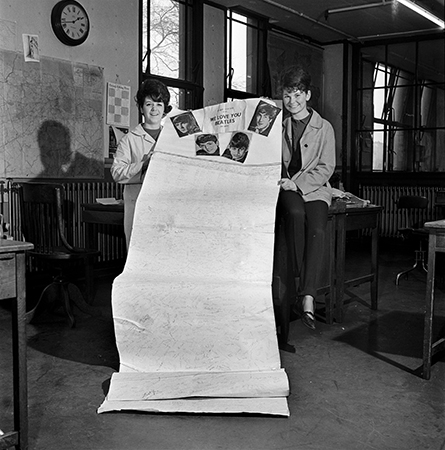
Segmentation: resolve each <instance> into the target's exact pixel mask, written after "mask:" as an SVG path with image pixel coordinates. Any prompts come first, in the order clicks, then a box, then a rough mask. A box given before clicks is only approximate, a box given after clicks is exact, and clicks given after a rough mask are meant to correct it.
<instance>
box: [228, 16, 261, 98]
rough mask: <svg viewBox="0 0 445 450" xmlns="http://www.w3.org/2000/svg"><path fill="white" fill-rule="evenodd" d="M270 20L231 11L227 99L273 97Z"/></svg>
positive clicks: (229, 19)
mask: <svg viewBox="0 0 445 450" xmlns="http://www.w3.org/2000/svg"><path fill="white" fill-rule="evenodd" d="M266 31H267V20H266V19H262V18H259V17H254V16H252V15H251V14H250V13H245V12H243V11H242V10H234V9H229V10H227V69H226V72H227V83H226V95H225V96H226V98H227V99H228V100H231V99H236V98H238V99H240V98H241V99H242V98H252V97H259V96H269V95H270V86H268V83H267V81H266V80H268V76H267V70H268V69H267V60H266V55H267V49H266Z"/></svg>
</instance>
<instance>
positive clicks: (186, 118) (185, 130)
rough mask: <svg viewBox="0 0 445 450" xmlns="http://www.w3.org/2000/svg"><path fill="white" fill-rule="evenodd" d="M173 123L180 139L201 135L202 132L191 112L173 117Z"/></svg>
mask: <svg viewBox="0 0 445 450" xmlns="http://www.w3.org/2000/svg"><path fill="white" fill-rule="evenodd" d="M171 121H172V122H173V125H174V127H175V130H176V132H177V133H178V136H179V137H183V136H188V135H190V134H194V133H199V132H200V131H202V130H201V128H199V125H198V122H197V121H196V119H195V116H194V115H193V113H192V112H191V111H187V112H185V113H182V114H179V115H177V116H175V117H172V118H171Z"/></svg>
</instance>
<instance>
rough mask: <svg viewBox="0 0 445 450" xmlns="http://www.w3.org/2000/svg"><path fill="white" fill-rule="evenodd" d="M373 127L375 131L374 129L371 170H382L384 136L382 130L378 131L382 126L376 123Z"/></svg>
mask: <svg viewBox="0 0 445 450" xmlns="http://www.w3.org/2000/svg"><path fill="white" fill-rule="evenodd" d="M375 127H376V130H377V131H374V133H373V141H372V170H383V161H384V153H385V152H384V148H385V144H384V143H385V138H384V133H383V131H378V130H379V129H382V128H383V126H382V125H380V124H376V125H375Z"/></svg>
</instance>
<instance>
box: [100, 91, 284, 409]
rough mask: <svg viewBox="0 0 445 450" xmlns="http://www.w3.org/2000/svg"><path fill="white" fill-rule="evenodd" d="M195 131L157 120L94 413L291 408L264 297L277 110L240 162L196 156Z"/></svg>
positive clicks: (246, 108) (224, 139)
mask: <svg viewBox="0 0 445 450" xmlns="http://www.w3.org/2000/svg"><path fill="white" fill-rule="evenodd" d="M258 102H259V100H258V99H252V100H247V101H243V102H242V108H241V109H242V111H243V114H246V117H244V118H243V119H242V123H246V124H248V123H250V119H251V116H252V114H254V111H255V107H256V105H257V104H258ZM213 109H215V108H214V107H213ZM223 109H225V110H229V109H230V108H228V107H225V108H223ZM204 110H205V108H204ZM204 110H198V111H193V115H194V118H195V119H196V122H197V123H198V125H199V127H200V129H201V130H203V129H206V127H207V128H208V124H207V125H206V123H205V121H206V120H209V119H206V117H207V118H208V117H210V116H211V115H210V114H206V112H205V111H204ZM238 110H240V109H238ZM240 123H241V122H240ZM232 133H233V131H232V130H231V131H230V132H228V133H226V132H225V133H218V138H219V142H220V145H221V144H222V145H225V144H227V143H228V142H229V140H230V136H231V135H232ZM198 134H199V133H198ZM196 135H197V133H194V134H192V135H189V136H183V137H179V135H178V133H177V132H176V130H175V128H174V126H173V123H172V122H169V121H168V120H167V121H166V125H165V128H164V130H163V132H162V134H161V139H160V141H159V142H158V145H157V149H156V151H155V153H154V155H153V157H152V160H151V162H150V165H149V169H148V171H147V175H146V177H145V181H144V184H143V187H142V190H141V193H140V195H139V198H138V201H137V205H136V211H135V218H134V227H133V232H132V239H131V243H130V248H129V252H128V257H127V261H126V265H125V269H124V271H123V273H122V274H121V275H120V276H119V277H118V278H117V279H116V280H115V282H114V284H113V290H112V307H113V318H114V323H115V333H116V342H117V347H118V351H119V355H120V371H119V373H116V374H114V375H113V377H112V380H111V385H110V391H109V393H108V396H107V398H106V399H105V401H104V403H103V404H102V405H101V407H100V408H99V410H98V412H106V411H110V410H121V409H135V410H142V411H163V412H171V411H177V412H209V413H210V412H252V413H253V412H255V413H263V414H277V415H289V411H288V409H287V400H286V396H287V395H288V393H289V386H288V380H287V376H286V374H285V372H284V370H283V369H281V367H280V357H279V351H278V345H277V339H276V330H275V322H274V314H273V304H272V296H271V280H272V262H273V261H272V259H273V242H274V221H275V205H276V200H277V196H278V186H277V181H278V179H279V178H280V170H281V166H280V158H281V145H280V143H281V117H280V119H279V120H277V121H276V124H275V125H274V127H273V129H272V130H271V132H270V134H269V136H268V137H265V136H258V135H256V134H253V135H252V136H251V137H250V145H249V153H248V155H247V158H246V159H245V161H244V163H239V162H235V161H232V160H230V159H227V158H224V157H222V156H219V157H216V156H210V157H209V156H204V157H200V156H197V155H196V145H195V139H196ZM227 135H228V136H227ZM197 397H203V398H202V399H197Z"/></svg>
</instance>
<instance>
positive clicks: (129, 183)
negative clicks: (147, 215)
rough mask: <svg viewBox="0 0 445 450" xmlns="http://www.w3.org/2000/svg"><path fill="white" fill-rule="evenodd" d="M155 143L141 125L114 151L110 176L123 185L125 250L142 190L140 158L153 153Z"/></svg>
mask: <svg viewBox="0 0 445 450" xmlns="http://www.w3.org/2000/svg"><path fill="white" fill-rule="evenodd" d="M155 144H156V141H155V140H154V139H153V138H152V137H151V136H150V135H149V134H148V133H146V132H145V131H144V128H143V127H142V125H141V124H139V125H137V126H136V127H135V128H133V129H132V130H130V131H129V132H128V133H127V134H126V135H125V136H123V137H122V139H121V140H120V141H119V144H118V146H117V149H116V155H115V157H114V161H113V164H112V165H111V169H110V171H111V175H112V177H113V179H114V181H116V182H118V183H122V184H124V185H125V188H124V231H125V237H126V240H127V249H128V248H129V245H130V237H131V231H132V229H133V217H134V211H135V208H136V200H137V198H138V196H139V192H140V190H141V188H142V182H143V181H144V177H145V172H144V173H142V165H143V163H142V158H143V156H144V155H147V154H150V153H153V150H154V147H155Z"/></svg>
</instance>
